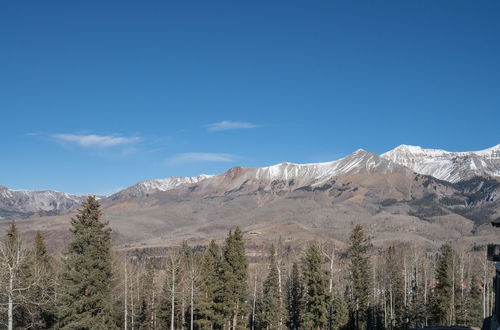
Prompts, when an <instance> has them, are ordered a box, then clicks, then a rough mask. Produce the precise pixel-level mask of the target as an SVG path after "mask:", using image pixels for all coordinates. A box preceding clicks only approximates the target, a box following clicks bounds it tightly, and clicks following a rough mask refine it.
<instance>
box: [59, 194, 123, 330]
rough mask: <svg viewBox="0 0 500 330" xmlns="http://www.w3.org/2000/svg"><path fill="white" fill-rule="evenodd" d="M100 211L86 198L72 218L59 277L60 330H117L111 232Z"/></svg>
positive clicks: (93, 202) (92, 197)
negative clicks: (62, 267)
mask: <svg viewBox="0 0 500 330" xmlns="http://www.w3.org/2000/svg"><path fill="white" fill-rule="evenodd" d="M99 208H100V205H99V202H98V201H97V199H96V198H95V197H94V196H89V197H88V198H87V200H86V201H85V202H84V203H83V205H82V208H81V209H80V210H78V213H77V215H76V216H75V217H73V218H72V219H71V225H72V228H71V232H72V233H73V240H72V241H71V243H70V244H69V246H68V248H67V251H66V252H65V260H64V270H63V274H62V276H61V292H60V294H61V301H60V306H59V310H60V322H59V326H60V328H62V329H81V330H85V329H99V330H100V329H103V330H104V329H117V326H116V324H115V323H114V322H113V320H112V317H111V289H112V275H113V274H112V271H111V237H110V234H111V229H110V228H109V227H107V224H106V223H103V222H102V221H101V211H100V209H99Z"/></svg>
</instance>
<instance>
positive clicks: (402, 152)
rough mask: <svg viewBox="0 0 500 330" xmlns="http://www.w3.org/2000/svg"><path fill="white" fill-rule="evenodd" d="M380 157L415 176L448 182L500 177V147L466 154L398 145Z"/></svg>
mask: <svg viewBox="0 0 500 330" xmlns="http://www.w3.org/2000/svg"><path fill="white" fill-rule="evenodd" d="M381 157H383V158H385V159H388V160H391V161H393V162H395V163H397V164H400V165H403V166H406V167H408V168H410V169H412V170H413V171H415V172H417V173H420V174H425V175H432V176H434V177H436V178H438V179H441V180H446V181H450V182H457V181H460V180H464V179H468V178H470V177H472V176H474V175H489V176H500V145H496V146H493V147H491V148H488V149H484V150H479V151H466V152H452V151H446V150H441V149H424V148H422V147H419V146H410V145H400V146H398V147H396V148H394V149H392V150H390V151H388V152H386V153H384V154H382V155H381Z"/></svg>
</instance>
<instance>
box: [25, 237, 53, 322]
mask: <svg viewBox="0 0 500 330" xmlns="http://www.w3.org/2000/svg"><path fill="white" fill-rule="evenodd" d="M52 263H53V261H52V258H51V256H50V255H49V253H48V251H47V247H46V245H45V240H44V237H43V235H42V234H41V233H40V232H39V231H38V232H37V233H36V235H35V240H34V246H33V251H32V253H31V260H30V265H29V269H30V272H29V277H30V278H29V282H30V283H34V285H32V286H31V288H30V291H29V297H30V301H31V303H32V305H33V308H32V309H31V311H30V316H31V319H32V325H33V327H35V328H44V329H48V328H51V327H53V326H54V324H55V322H56V321H57V313H56V306H55V277H56V276H55V271H54V269H53V266H52Z"/></svg>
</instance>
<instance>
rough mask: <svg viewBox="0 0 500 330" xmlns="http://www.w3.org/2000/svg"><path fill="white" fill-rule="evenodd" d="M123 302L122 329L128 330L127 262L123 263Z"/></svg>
mask: <svg viewBox="0 0 500 330" xmlns="http://www.w3.org/2000/svg"><path fill="white" fill-rule="evenodd" d="M124 268H125V301H124V305H125V306H124V307H125V313H124V316H123V317H124V318H125V319H124V328H125V330H127V329H128V323H127V322H128V277H127V262H126V261H125V266H124Z"/></svg>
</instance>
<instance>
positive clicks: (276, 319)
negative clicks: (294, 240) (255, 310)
mask: <svg viewBox="0 0 500 330" xmlns="http://www.w3.org/2000/svg"><path fill="white" fill-rule="evenodd" d="M275 253H276V252H275V249H274V245H273V246H271V249H270V251H269V273H268V275H267V278H266V280H265V281H264V284H263V293H262V305H261V317H260V320H261V322H260V324H261V326H262V327H263V328H265V329H279V328H280V326H281V325H280V321H281V319H282V311H281V306H280V305H281V304H280V299H281V297H280V290H279V280H278V268H277V267H278V265H277V263H276V256H275Z"/></svg>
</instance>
